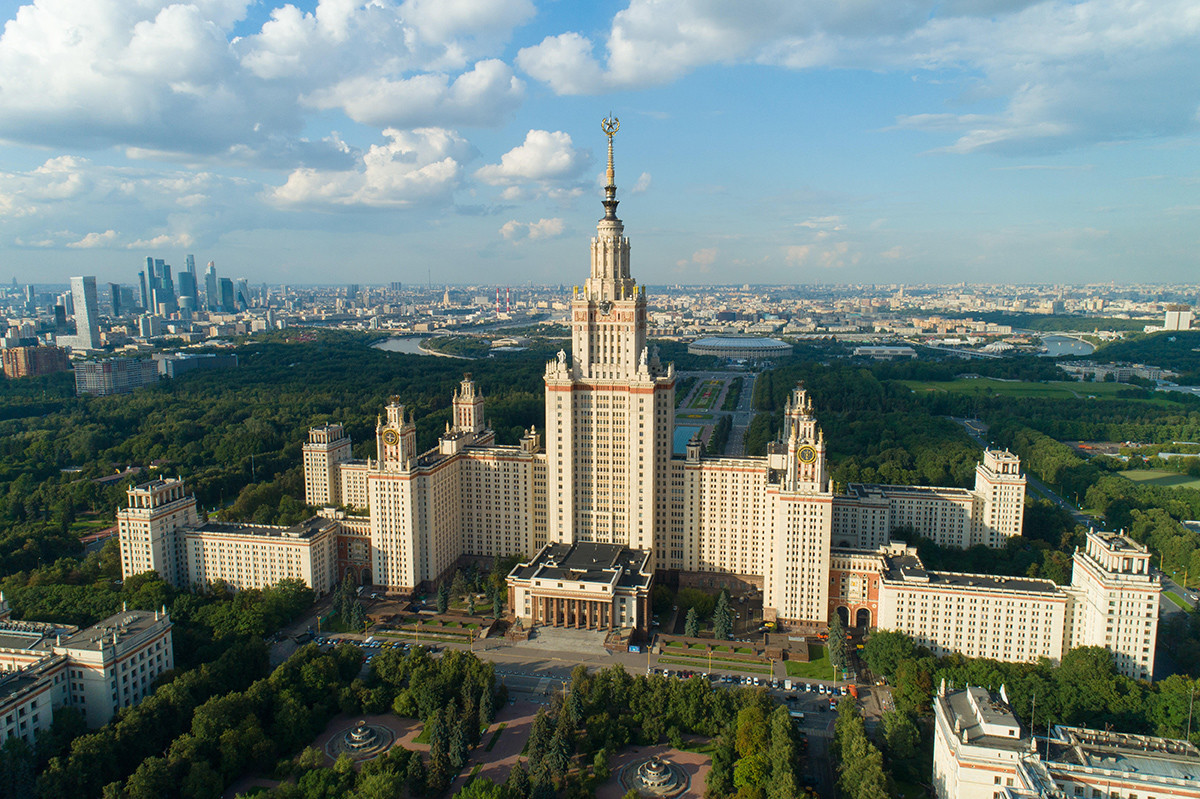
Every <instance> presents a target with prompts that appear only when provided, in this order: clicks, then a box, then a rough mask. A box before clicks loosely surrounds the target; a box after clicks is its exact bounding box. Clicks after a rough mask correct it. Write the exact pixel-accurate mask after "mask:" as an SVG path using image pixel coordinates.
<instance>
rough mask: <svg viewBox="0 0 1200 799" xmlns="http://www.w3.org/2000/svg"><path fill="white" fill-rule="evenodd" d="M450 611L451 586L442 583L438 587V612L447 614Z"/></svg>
mask: <svg viewBox="0 0 1200 799" xmlns="http://www.w3.org/2000/svg"><path fill="white" fill-rule="evenodd" d="M449 609H450V586H449V585H447V584H446V583H442V584H441V585H440V586H438V592H437V612H438V613H445V612H446V611H447V610H449Z"/></svg>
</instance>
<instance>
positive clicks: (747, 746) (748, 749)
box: [736, 704, 769, 758]
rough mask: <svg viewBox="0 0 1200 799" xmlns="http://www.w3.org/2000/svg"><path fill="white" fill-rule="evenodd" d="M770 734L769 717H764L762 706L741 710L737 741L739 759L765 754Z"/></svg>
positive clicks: (738, 719) (748, 706)
mask: <svg viewBox="0 0 1200 799" xmlns="http://www.w3.org/2000/svg"><path fill="white" fill-rule="evenodd" d="M768 732H769V729H768V727H767V717H766V716H765V715H763V710H762V707H761V706H760V705H758V704H753V705H747V706H746V707H744V708H742V709H741V710H739V711H738V714H737V739H736V740H737V753H738V757H742V758H745V757H750V756H751V755H755V754H758V753H760V752H765V751H766V748H767V736H768Z"/></svg>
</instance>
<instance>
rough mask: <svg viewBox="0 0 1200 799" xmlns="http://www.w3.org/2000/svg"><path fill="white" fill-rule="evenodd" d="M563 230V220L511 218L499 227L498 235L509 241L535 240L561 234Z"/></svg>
mask: <svg viewBox="0 0 1200 799" xmlns="http://www.w3.org/2000/svg"><path fill="white" fill-rule="evenodd" d="M563 230H564V226H563V221H562V219H559V218H557V217H555V218H553V219H539V220H538V221H536V222H518V221H517V220H515V219H511V220H509V221H508V222H505V223H504V224H503V225H502V226H501V228H500V235H501V236H503V237H504V238H505V239H507V240H508V241H511V242H514V243H515V242H519V241H536V240H537V239H552V238H556V237H557V236H561V235H562V232H563Z"/></svg>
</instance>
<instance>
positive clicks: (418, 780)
mask: <svg viewBox="0 0 1200 799" xmlns="http://www.w3.org/2000/svg"><path fill="white" fill-rule="evenodd" d="M404 777H405V780H406V781H407V782H408V790H409V792H410V793H412V795H413V796H424V795H425V761H423V760H422V759H421V753H420V752H414V753H413V755H412V757H410V758H409V759H408V768H407V769H406V773H405V775H404Z"/></svg>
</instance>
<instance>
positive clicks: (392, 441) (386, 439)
mask: <svg viewBox="0 0 1200 799" xmlns="http://www.w3.org/2000/svg"><path fill="white" fill-rule="evenodd" d="M399 440H400V434H399V433H397V432H396V431H395V430H385V431H383V443H385V444H387V445H388V446H389V447H394V446H395V445H396V443H397V442H398V441H399Z"/></svg>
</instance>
